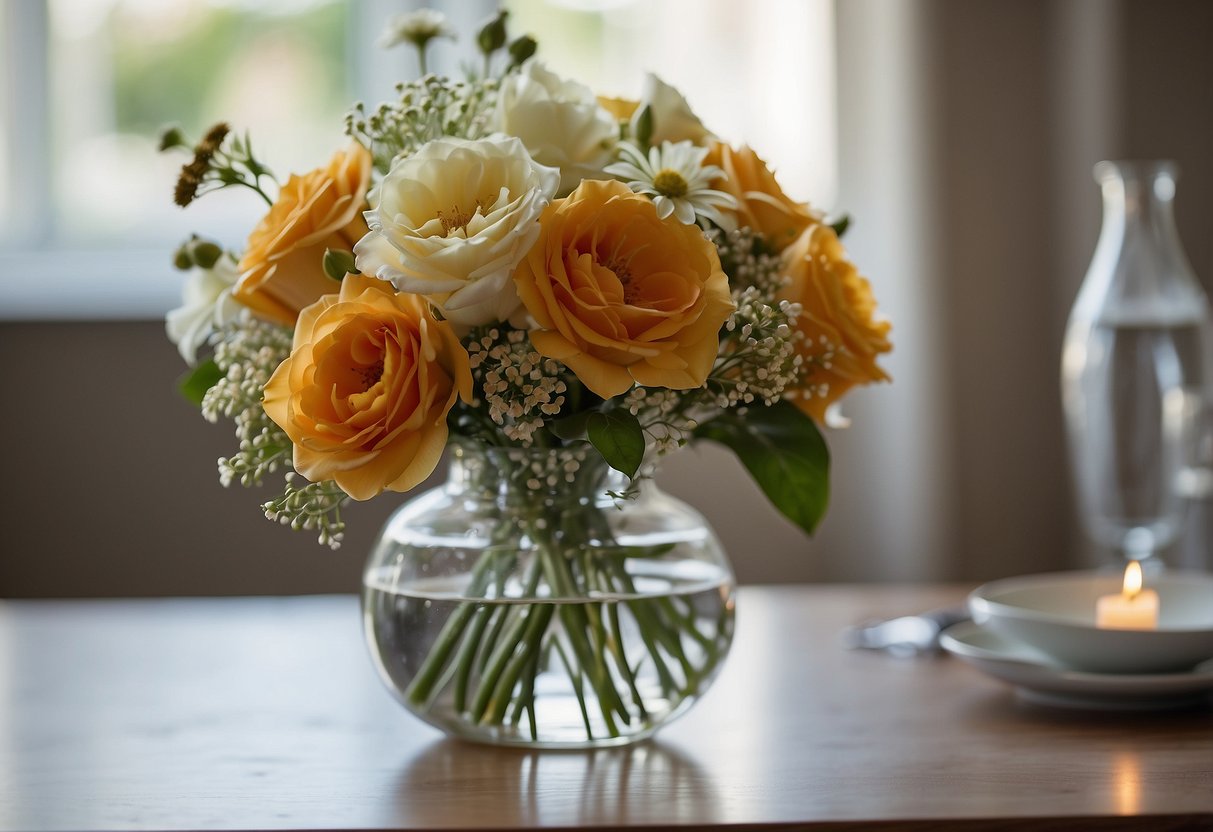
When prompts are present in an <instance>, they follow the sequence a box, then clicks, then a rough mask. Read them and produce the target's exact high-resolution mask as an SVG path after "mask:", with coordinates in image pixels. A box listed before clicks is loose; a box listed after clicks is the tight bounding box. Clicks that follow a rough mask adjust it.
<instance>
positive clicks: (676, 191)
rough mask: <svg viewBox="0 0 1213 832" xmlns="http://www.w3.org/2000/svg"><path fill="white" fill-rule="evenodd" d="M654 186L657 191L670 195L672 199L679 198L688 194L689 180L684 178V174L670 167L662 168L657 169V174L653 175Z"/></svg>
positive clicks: (663, 194)
mask: <svg viewBox="0 0 1213 832" xmlns="http://www.w3.org/2000/svg"><path fill="white" fill-rule="evenodd" d="M653 187H654V188H655V189H656V190H657V193H659V194H661V195H662V196H668V197H669V198H670V199H679V198H681V197H684V196H686V195H687V189H688V187H690V186H688V185H687V181H686V180H685V179H683V178H682V174H681V173H679V172H678V171H676V170H672V169H670V168H662V169H661V170H659V171H657V175H656V176H654V177H653Z"/></svg>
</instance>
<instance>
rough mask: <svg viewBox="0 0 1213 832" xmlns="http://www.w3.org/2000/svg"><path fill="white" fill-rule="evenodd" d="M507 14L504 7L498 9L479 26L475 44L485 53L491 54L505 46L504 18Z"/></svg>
mask: <svg viewBox="0 0 1213 832" xmlns="http://www.w3.org/2000/svg"><path fill="white" fill-rule="evenodd" d="M509 15H510V13H509V12H508V11H506V10H505V9H498V10H497V14H496V15H494V16H493V17H492V18H491V19H490V20H489V21H488V22H487V23H485V24H484V26H482V27H481V28H480V32H479V33H478V34H477V35H476V44H477V45H478V46H479V47H480V51H481V52H482V53H484V54H485V55H492V54H493V53H494V52H496V51H497V50H498V49H500V48H501V47H503V46H505V19H506V18H507V17H509Z"/></svg>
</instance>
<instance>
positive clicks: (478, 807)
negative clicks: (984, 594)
mask: <svg viewBox="0 0 1213 832" xmlns="http://www.w3.org/2000/svg"><path fill="white" fill-rule="evenodd" d="M961 596H962V591H961V590H960V589H959V588H926V589H921V588H920V589H913V588H857V587H826V586H822V587H786V588H767V587H747V588H745V589H744V590H743V591H742V593H741V595H740V599H739V604H738V624H737V640H736V642H735V645H734V649H733V654H732V656H731V657H730V658H729V661H728V663H727V665H726V667H725V670H724V672H723V674H722V675H721V677H720V678H719V680H718V681H717V683H716V685H715V687H714V688H713V689H712V690H711V691H710V692H709V694H708V695H707V697H706V698H705V699H704V700H703V702H701V703H700V704H699V705H697V706H696V707H695V708H694V709H693V710H692V711H691V712H690V714H688V715H687V716H686V717H684V718H683V719H682V720H680V721H679V722H677V723H675V724H674V725H672V726H670V727H669V728H668V729H667V730H665V731H664V732H663V733H662V734H660V735H659V737H658V738H657V739H656V740H655V741H652V742H648V743H642V744H640V745H637V746H635V747H633V748H630V749H615V750H606V751H597V752H560V753H538V752H526V751H516V750H509V749H495V748H485V747H478V746H472V745H466V744H463V743H460V742H457V741H453V740H447V739H444V738H443V737H442V736H441V735H440V734H439V733H438V732H436V731H435V730H433V729H431V728H429V727H427V726H425V725H423V724H422V723H420V722H418V721H417V720H415V719H413V718H412V717H411V716H409V715H408V714H407V713H406V712H405V711H404V710H403V709H401V708H400V707H399V706H398V705H397V704H396V703H395V701H394V700H392V699H391V698H390V697H389V695H388V693H387V692H386V691H385V690H384V689H383V688H382V686H381V685H380V683H379V681H378V679H377V678H376V677H375V675H374V672H373V671H372V669H371V664H370V661H369V659H368V657H367V654H366V649H365V647H364V646H363V643H362V635H361V631H360V621H359V616H358V610H357V601H356V599H354V598H352V597H309V598H285V599H267V598H250V599H223V600H219V599H214V600H212V599H198V600H155V601H121V602H114V601H84V602H40V601H35V602H0V829H4V830H67V829H77V830H111V829H174V830H177V829H195V830H204V829H205V830H212V829H246V830H251V829H333V830H337V829H341V830H346V829H366V830H370V829H431V828H515V827H529V826H545V827H552V826H555V827H575V826H581V825H585V826H600V827H603V826H605V827H616V826H623V825H638V826H647V827H648V828H663V827H685V826H690V827H712V826H721V825H730V824H732V825H738V826H740V827H742V828H753V827H756V826H759V827H760V826H766V827H771V828H776V827H780V828H794V829H812V830H823V829H827V830H828V829H864V830H892V829H908V830H927V829H931V830H935V829H941V830H953V829H955V830H962V829H963V830H987V831H989V832H992V831H993V830H1017V829H1149V830H1178V829H1200V830H1209V829H1213V714H1210V712H1209V711H1208V710H1204V711H1196V712H1187V713H1170V714H1154V715H1137V716H1126V715H1114V714H1089V713H1076V712H1065V711H1052V710H1047V709H1042V708H1039V707H1033V706H1029V705H1026V704H1022V703H1020V702H1019V701H1018V700H1017V699H1016V698H1015V697H1014V695H1013V694H1012V692H1011V691H1010V690H1009V689H1008V688H1006V687H1004V686H1003V685H1001V684H999V683H997V682H993V681H990V680H988V679H986V678H984V677H982V676H981V675H979V674H978V673H977V672H975V671H973V670H971V669H970V668H968V667H966V666H964V665H962V664H960V663H959V662H957V661H955V660H950V659H946V658H938V659H894V658H891V657H888V656H884V655H879V654H870V653H851V652H846V651H844V650H843V649H842V648H841V646H840V644H839V637H838V634H839V630H840V629H841V628H842V627H843V626H844V625H846V624H847V623H851V622H854V621H855V620H858V619H861V618H865V617H868V616H880V615H890V614H898V613H905V612H910V611H916V610H921V609H925V608H928V607H932V606H937V605H940V604H944V603H949V602H954V601H956V600H958V599H959V598H960V597H961Z"/></svg>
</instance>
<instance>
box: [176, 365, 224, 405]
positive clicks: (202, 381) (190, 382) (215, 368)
mask: <svg viewBox="0 0 1213 832" xmlns="http://www.w3.org/2000/svg"><path fill="white" fill-rule="evenodd" d="M222 379H223V370H220V369H219V365H218V364H216V363H215V362H214V360H213V359H212V360H209V361H204V362H202V363H201V364H199V365H198V366H197V367H195V368H194V369H192V370H190V371H189V372H188V373H186V374H185V375H183V376H182V377H181V380H180V381H178V382H177V389H178V390H180V391H181V395H183V396H185V398H186V399H188V400H189V401H191V402H193V403H194V404H196V405H201V404H202V397H203V396H205V395H206V391H207V390H210V389H211V388H212V387H214V386H215V385H216V384H218V383H219V382H220V381H221V380H222Z"/></svg>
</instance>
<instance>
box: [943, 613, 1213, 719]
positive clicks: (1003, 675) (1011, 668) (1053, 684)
mask: <svg viewBox="0 0 1213 832" xmlns="http://www.w3.org/2000/svg"><path fill="white" fill-rule="evenodd" d="M939 643H940V645H941V646H942V647H943V649H945V650H947V651H948V652H949V653H951V654H952V655H954V656H956V657H957V658H959V659H960V660H961V661H964V662H966V663H968V664H971V665H973V666H974V667H976V668H977V669H978V670H980V671H982V672H983V673H987V674H989V675H990V676H993V677H994V678H996V679H1001V680H1003V681H1004V682H1010V683H1011V684H1012V685H1014V686H1015V687H1016V688H1017V689H1018V691H1019V693H1020V695H1022V696H1023V697H1024V698H1026V699H1029V700H1031V701H1034V702H1040V703H1043V704H1047V705H1060V706H1063V707H1068V708H1087V709H1093V710H1126V711H1129V710H1132V711H1142V710H1161V709H1164V708H1179V707H1186V706H1190V705H1194V704H1198V703H1202V702H1205V703H1208V702H1210V701H1213V700H1211V699H1210V695H1211V694H1213V661H1209V662H1205V663H1204V664H1201V665H1198V666H1196V667H1194V668H1192V669H1191V670H1188V671H1185V672H1182V673H1152V674H1145V675H1127V674H1120V673H1087V672H1084V671H1080V670H1067V669H1066V668H1064V667H1061V666H1060V665H1058V664H1057V663H1056V662H1055V661H1054V660H1053V659H1051V658H1049V657H1048V656H1046V655H1045V654H1044V653H1041V652H1039V651H1037V650H1035V649H1033V648H1031V647H1029V646H1027V645H1025V644H1020V643H1017V642H1013V641H1009V640H1007V639H1006V638H1004V637H1003V636H1000V635H999V634H998V633H996V632H994V631H993V630H990V629H988V628H986V627H983V626H981V625H980V624H975V623H973V622H971V621H966V622H964V623H961V624H957V625H955V626H953V627H949V628H948V629H947V631H945V632H944V634H943V635H942V636H941V637H940V640H939Z"/></svg>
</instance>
